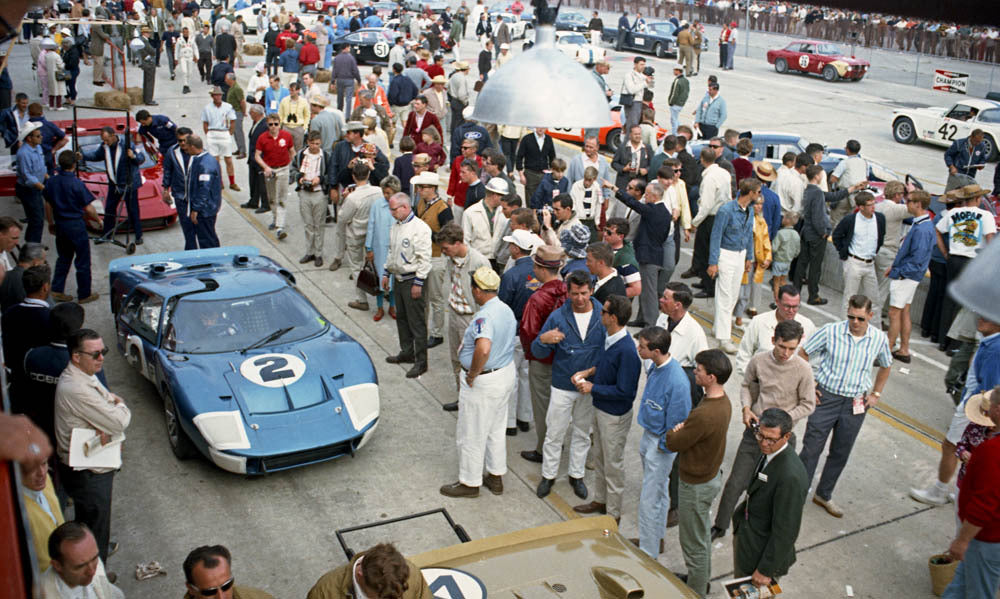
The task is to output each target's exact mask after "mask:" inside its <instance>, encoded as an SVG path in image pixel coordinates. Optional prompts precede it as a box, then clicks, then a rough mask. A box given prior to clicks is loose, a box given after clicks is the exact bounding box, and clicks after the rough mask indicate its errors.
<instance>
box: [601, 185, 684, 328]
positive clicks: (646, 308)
mask: <svg viewBox="0 0 1000 599" xmlns="http://www.w3.org/2000/svg"><path fill="white" fill-rule="evenodd" d="M635 181H636V180H635V179H633V180H632V182H630V183H631V184H633V185H634V182H635ZM664 191H665V190H664V189H663V186H662V185H660V183H659V181H652V182H650V183H649V184H648V185H646V189H645V192H644V193H643V198H642V199H643V201H642V202H639V201H638V200H636V199H635V198H633V197H632V196H631V195H629V194H628V193H625V190H620V191H619V189H618V188H617V187H615V189H614V192H615V197H617V198H618V201H619V202H621V203H623V204H625V205H626V206H628V207H629V208H631V209H632V210H634V211H636V212H638V213H639V227H638V229H637V230H636V233H635V240H634V241H633V244H634V246H635V257H636V260H638V262H639V276H640V277H642V291H641V292H640V293H639V317H638V318H637V319H636V323H635V324H633V323H629V326H645V325H646V324H651V323H654V322H656V318H657V316H659V313H660V308H659V302H658V300H659V297H658V295H657V293H658V291H657V290H661V289H664V288H665V287H666V285H667V281H666V280H661V278H663V277H662V272H663V243H664V242H665V241H666V240H667V234H668V233H669V232H670V220H671V216H670V209H669V208H667V205H666V204H664V203H663V192H664ZM638 323H644V324H638Z"/></svg>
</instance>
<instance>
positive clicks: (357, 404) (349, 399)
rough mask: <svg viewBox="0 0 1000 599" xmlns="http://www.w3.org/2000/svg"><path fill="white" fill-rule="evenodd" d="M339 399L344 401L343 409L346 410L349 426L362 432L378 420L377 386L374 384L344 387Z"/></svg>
mask: <svg viewBox="0 0 1000 599" xmlns="http://www.w3.org/2000/svg"><path fill="white" fill-rule="evenodd" d="M340 397H341V399H342V400H343V401H344V407H345V408H347V415H348V416H349V417H350V418H351V424H353V425H354V428H356V429H357V430H359V431H360V430H363V429H364V428H365V427H366V426H368V425H369V424H370V423H371V422H372V421H373V420H375V419H376V418H378V411H379V398H378V385H376V384H375V383H361V384H360V385H351V386H350V387H344V388H343V389H341V390H340Z"/></svg>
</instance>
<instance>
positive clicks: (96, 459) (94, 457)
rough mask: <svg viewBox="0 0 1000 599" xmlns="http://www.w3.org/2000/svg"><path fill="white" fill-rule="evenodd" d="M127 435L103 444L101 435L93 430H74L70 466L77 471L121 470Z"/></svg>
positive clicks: (70, 442) (116, 437)
mask: <svg viewBox="0 0 1000 599" xmlns="http://www.w3.org/2000/svg"><path fill="white" fill-rule="evenodd" d="M124 441H125V434H124V433H119V434H117V435H114V436H112V437H111V440H110V441H108V442H107V443H105V444H101V435H100V433H99V432H98V431H96V430H94V429H92V428H74V429H73V433H72V435H71V436H70V440H69V465H70V468H74V469H76V470H85V469H90V468H114V469H117V468H121V467H122V442H124Z"/></svg>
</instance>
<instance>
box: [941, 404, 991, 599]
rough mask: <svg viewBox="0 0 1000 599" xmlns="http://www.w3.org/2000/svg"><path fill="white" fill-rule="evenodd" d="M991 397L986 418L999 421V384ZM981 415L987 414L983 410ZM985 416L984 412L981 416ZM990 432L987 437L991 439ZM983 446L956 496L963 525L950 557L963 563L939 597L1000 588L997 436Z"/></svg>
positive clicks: (958, 598)
mask: <svg viewBox="0 0 1000 599" xmlns="http://www.w3.org/2000/svg"><path fill="white" fill-rule="evenodd" d="M989 393H990V401H989V410H988V412H989V413H988V417H989V419H990V420H991V421H992V422H994V423H998V422H1000V386H997V387H995V388H994V389H993V391H992V392H989ZM977 399H978V398H976V397H975V396H973V397H970V398H969V399H967V400H966V401H967V402H968V403H967V405H975V408H974V409H979V410H983V407H980V406H985V405H986V402H985V401H984V402H980V401H975V402H974V401H973V400H977ZM983 411H985V410H983ZM984 415H987V414H984ZM989 434H990V433H987V435H989ZM987 438H988V439H989V440H988V441H985V442H983V444H982V445H980V446H979V447H977V448H976V449H975V451H973V452H972V457H971V458H969V463H968V465H967V466H966V470H965V478H963V479H962V489H961V492H960V493H959V494H958V517H959V519H960V520H961V521H962V526H961V528H959V530H958V535H957V536H956V537H955V540H954V541H952V542H951V546H950V547H948V553H949V554H950V555H951V556H952V557H953V558H954V559H956V560H962V563H960V564H958V569H957V570H955V577H954V578H953V579H952V580H951V584H949V585H948V588H946V589H945V590H944V594H942V595H941V597H942V599H966V598H967V597H996V594H997V589H998V588H1000V435H993V437H992V438H989V437H987Z"/></svg>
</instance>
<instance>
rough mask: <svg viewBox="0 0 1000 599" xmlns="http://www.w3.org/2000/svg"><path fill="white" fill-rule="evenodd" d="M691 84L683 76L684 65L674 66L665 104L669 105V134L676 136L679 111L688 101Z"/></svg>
mask: <svg viewBox="0 0 1000 599" xmlns="http://www.w3.org/2000/svg"><path fill="white" fill-rule="evenodd" d="M690 92H691V83H690V82H689V81H688V80H687V77H685V76H684V65H682V64H681V63H677V64H675V65H674V80H673V81H672V82H671V83H670V95H669V96H667V104H669V105H670V134H671V135H677V125H680V117H681V110H682V109H683V108H684V104H685V103H686V102H687V101H688V94H689V93H690Z"/></svg>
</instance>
